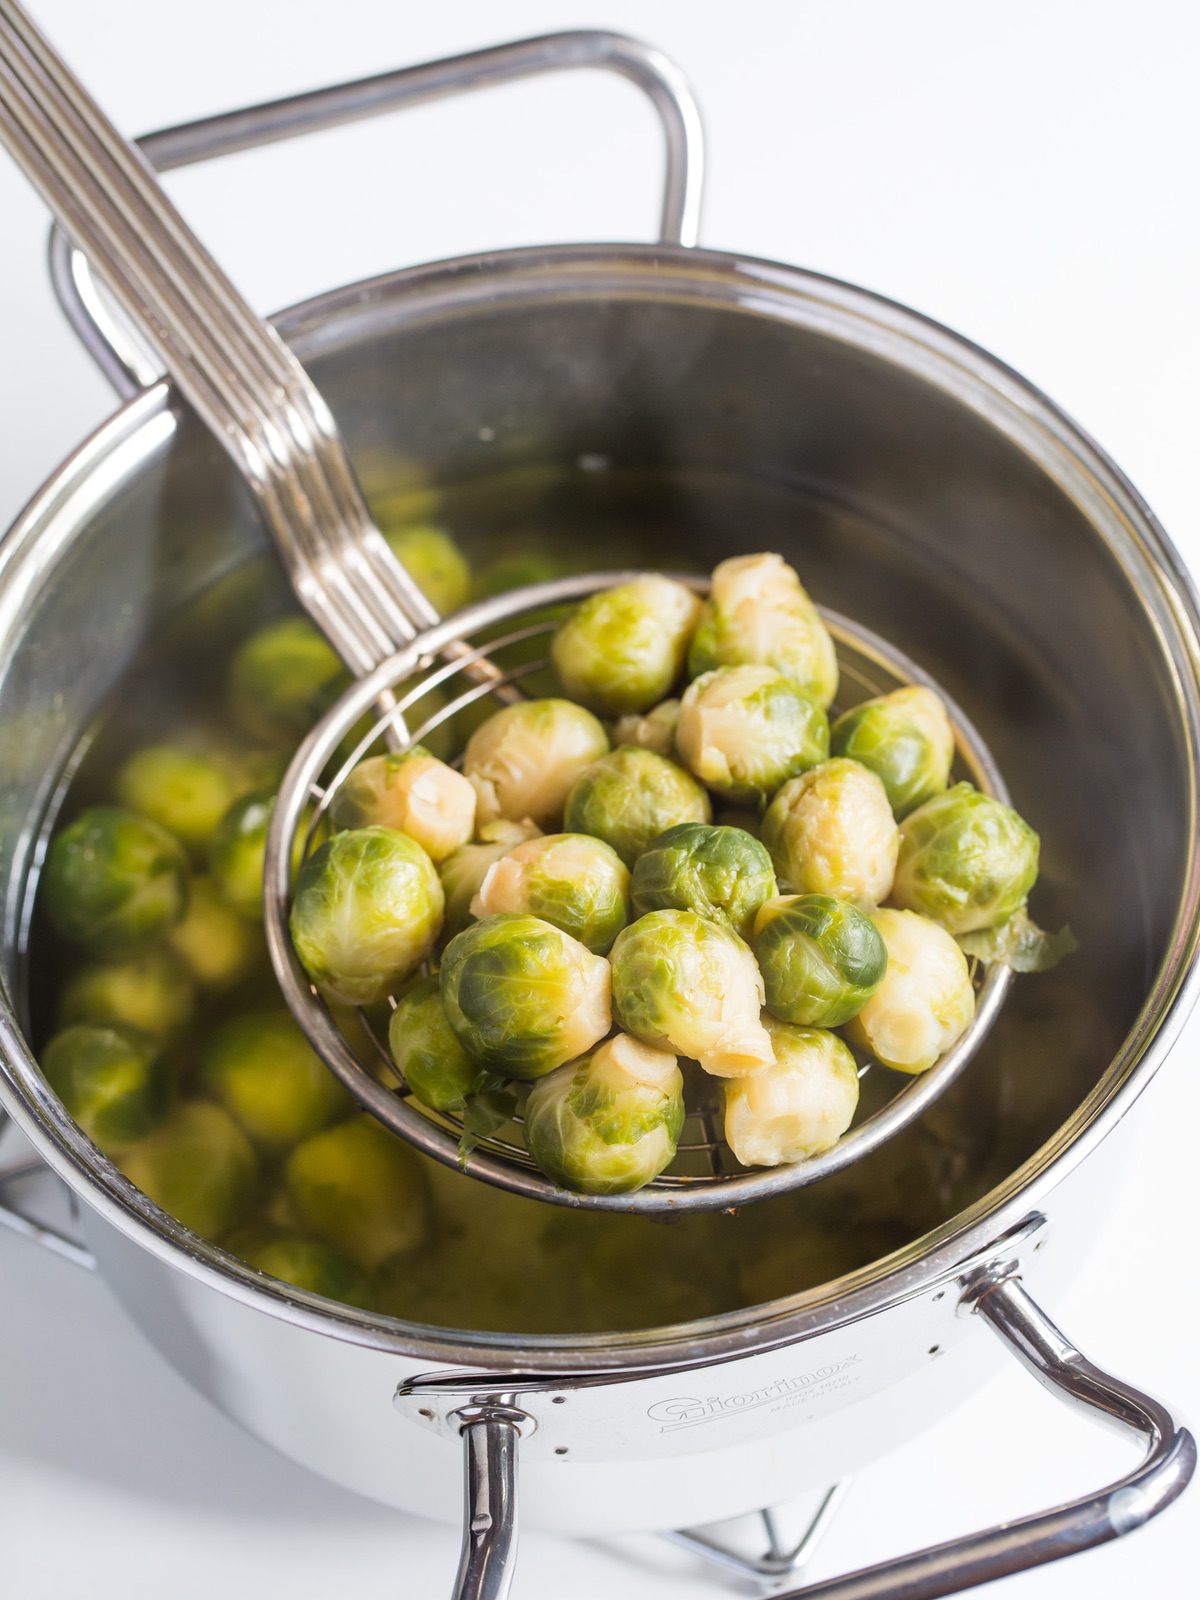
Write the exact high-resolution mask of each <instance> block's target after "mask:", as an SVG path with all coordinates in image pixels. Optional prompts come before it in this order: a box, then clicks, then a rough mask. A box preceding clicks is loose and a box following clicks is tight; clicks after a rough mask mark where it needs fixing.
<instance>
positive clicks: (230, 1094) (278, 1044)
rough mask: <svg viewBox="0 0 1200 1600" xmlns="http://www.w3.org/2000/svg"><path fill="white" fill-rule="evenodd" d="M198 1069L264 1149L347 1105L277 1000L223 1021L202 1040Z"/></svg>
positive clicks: (291, 1139) (289, 1140) (286, 1145)
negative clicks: (268, 1007)
mask: <svg viewBox="0 0 1200 1600" xmlns="http://www.w3.org/2000/svg"><path fill="white" fill-rule="evenodd" d="M200 1070H201V1079H202V1082H203V1085H204V1087H205V1089H206V1090H207V1091H208V1093H209V1094H211V1095H212V1096H213V1098H214V1099H215V1100H218V1101H220V1103H221V1104H222V1105H223V1106H224V1107H225V1109H226V1111H228V1112H229V1113H230V1115H231V1116H233V1117H235V1118H236V1119H237V1121H238V1122H239V1123H240V1124H241V1126H242V1128H243V1129H244V1130H245V1131H246V1133H248V1134H249V1136H250V1138H251V1139H252V1140H253V1141H254V1143H255V1144H256V1145H259V1146H260V1147H261V1148H262V1149H264V1150H268V1151H282V1150H287V1149H290V1147H291V1146H292V1145H294V1144H297V1143H298V1142H299V1141H300V1140H301V1139H306V1138H307V1137H308V1135H309V1134H310V1133H316V1132H317V1130H318V1129H319V1128H324V1127H325V1126H327V1124H329V1123H330V1122H332V1121H333V1120H334V1118H335V1117H339V1116H343V1117H344V1116H347V1115H348V1114H349V1113H350V1111H351V1110H352V1109H353V1102H352V1101H351V1098H350V1096H349V1094H348V1093H347V1092H346V1090H345V1089H344V1088H343V1087H342V1085H341V1084H340V1083H339V1082H338V1080H337V1079H336V1078H335V1077H334V1075H333V1073H332V1072H330V1071H329V1069H328V1068H327V1067H326V1065H325V1063H324V1062H323V1061H322V1060H321V1058H320V1057H319V1056H318V1055H317V1054H316V1052H315V1051H314V1050H313V1049H312V1047H311V1046H310V1045H309V1043H308V1040H307V1039H306V1038H305V1037H304V1034H303V1033H302V1032H301V1030H300V1029H299V1027H297V1025H296V1023H295V1022H294V1021H293V1019H292V1016H291V1014H290V1013H289V1012H288V1011H286V1010H284V1009H283V1008H282V1007H280V1008H278V1009H277V1010H272V1011H252V1012H244V1013H243V1014H242V1015H240V1016H236V1017H231V1018H230V1019H229V1020H228V1021H227V1022H223V1023H222V1024H221V1026H220V1027H219V1028H218V1029H217V1030H216V1032H215V1033H214V1034H213V1035H212V1037H211V1038H210V1039H209V1041H208V1043H207V1044H206V1046H205V1048H204V1052H203V1056H202V1060H201V1069H200Z"/></svg>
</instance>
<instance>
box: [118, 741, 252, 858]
mask: <svg viewBox="0 0 1200 1600" xmlns="http://www.w3.org/2000/svg"><path fill="white" fill-rule="evenodd" d="M114 787H115V790H116V796H117V799H118V800H119V801H120V802H121V804H122V805H123V806H127V807H128V808H129V810H130V811H136V812H137V813H138V815H139V816H142V817H148V818H149V819H150V821H151V822H157V823H158V825H159V827H161V828H166V829H167V831H168V832H169V833H172V834H174V835H175V837H176V838H177V839H179V840H181V841H182V842H183V843H184V844H185V845H187V847H188V848H189V849H190V850H193V851H200V852H201V853H203V850H204V847H205V846H206V845H207V843H208V841H209V839H210V838H211V837H212V834H213V832H214V830H215V829H216V826H217V824H218V823H219V822H220V820H221V818H222V817H223V816H224V815H225V813H226V812H227V811H228V810H229V807H230V806H231V805H232V804H233V802H234V800H235V799H236V798H237V796H238V794H239V793H240V791H241V788H242V785H241V784H240V783H239V778H238V774H237V773H236V772H235V771H234V770H233V767H232V765H231V764H230V763H229V762H228V761H223V760H221V759H220V758H219V757H218V756H215V755H212V754H206V753H205V752H203V751H200V750H188V749H186V748H184V747H183V746H181V745H175V744H152V745H147V746H146V747H145V748H144V749H142V750H138V751H137V752H135V754H133V755H131V756H130V757H129V759H128V761H126V762H125V764H124V766H123V767H122V768H121V769H120V771H119V772H118V773H117V777H116V783H115V786H114Z"/></svg>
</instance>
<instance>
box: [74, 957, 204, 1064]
mask: <svg viewBox="0 0 1200 1600" xmlns="http://www.w3.org/2000/svg"><path fill="white" fill-rule="evenodd" d="M195 1005H196V992H195V989H194V987H193V985H192V979H191V976H190V974H189V972H188V970H187V968H186V967H185V966H184V964H183V962H182V961H180V960H179V959H178V958H177V957H176V956H173V955H172V954H171V953H170V951H169V950H147V951H146V952H145V954H144V955H136V956H129V957H128V958H127V959H126V960H124V961H113V962H96V963H95V964H94V965H92V966H87V967H83V968H81V969H80V971H78V972H77V973H75V975H74V976H73V977H72V978H70V979H68V981H67V983H66V985H65V987H64V988H63V991H62V998H61V1000H60V1002H59V1017H60V1019H61V1020H62V1021H63V1022H64V1023H67V1022H97V1023H107V1024H108V1025H109V1026H112V1027H118V1028H132V1029H134V1030H135V1032H137V1033H144V1034H146V1035H147V1037H148V1038H151V1039H157V1040H159V1041H160V1042H161V1041H164V1040H167V1039H170V1038H172V1037H173V1036H174V1035H176V1034H178V1032H179V1031H180V1029H181V1028H182V1027H183V1026H184V1025H185V1024H186V1023H187V1022H188V1021H189V1019H190V1018H191V1015H192V1012H193V1011H194V1010H195Z"/></svg>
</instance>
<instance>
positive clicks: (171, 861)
mask: <svg viewBox="0 0 1200 1600" xmlns="http://www.w3.org/2000/svg"><path fill="white" fill-rule="evenodd" d="M187 893H188V868H187V857H186V856H185V855H184V853H183V847H182V846H181V845H180V844H179V842H178V840H176V839H174V838H172V836H171V835H170V834H169V833H167V832H166V830H165V829H164V828H160V827H159V826H158V824H157V823H156V822H148V821H147V820H146V818H144V817H137V816H134V814H133V812H132V811H124V810H122V809H121V808H120V807H118V806H92V807H90V808H89V809H88V810H87V811H83V812H81V813H80V814H79V816H78V817H76V819H75V821H74V822H72V823H71V824H70V825H69V826H68V827H66V828H64V829H63V830H62V832H61V833H59V834H56V835H55V837H54V839H53V840H52V841H51V845H50V849H49V852H48V854H47V856H46V868H45V871H44V873H43V874H42V895H43V897H44V900H45V904H46V910H47V911H48V912H49V915H50V920H51V922H52V923H53V924H54V927H55V930H56V931H57V932H58V933H60V934H61V935H62V937H63V938H64V939H69V940H70V941H71V942H72V943H73V944H82V945H86V946H87V947H88V948H89V949H92V950H94V951H95V952H96V953H97V954H98V955H103V956H106V957H112V956H117V955H124V954H127V953H132V952H133V951H134V950H137V949H138V948H139V947H142V946H145V945H146V944H148V943H149V942H150V940H151V939H153V938H154V937H155V936H156V935H157V934H159V933H161V932H162V931H163V929H165V928H169V927H170V926H171V924H172V923H174V922H178V921H179V919H180V918H181V917H182V916H183V914H184V912H185V910H186V909H187Z"/></svg>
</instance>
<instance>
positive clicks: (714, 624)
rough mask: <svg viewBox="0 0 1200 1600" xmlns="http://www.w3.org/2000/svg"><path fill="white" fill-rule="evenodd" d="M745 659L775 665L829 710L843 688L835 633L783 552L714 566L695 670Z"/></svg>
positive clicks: (692, 658) (695, 647) (693, 656)
mask: <svg viewBox="0 0 1200 1600" xmlns="http://www.w3.org/2000/svg"><path fill="white" fill-rule="evenodd" d="M741 666H762V667H773V668H774V669H775V671H776V672H780V673H782V674H783V675H784V676H785V677H788V678H792V679H794V680H795V682H796V683H798V684H799V685H800V687H801V688H802V689H803V690H804V691H805V692H806V693H807V694H808V695H809V696H810V697H811V698H812V699H813V700H815V701H816V703H817V705H818V706H820V707H821V708H822V710H824V709H825V707H827V706H828V705H830V704H831V703H832V701H833V697H834V695H835V694H836V693H837V686H838V666H837V653H836V651H835V650H834V647H833V640H832V639H831V638H830V637H829V632H828V629H827V628H826V627H825V624H824V623H823V622H822V621H821V616H820V613H819V612H818V610H817V608H816V606H814V605H813V603H812V601H811V600H810V599H809V597H808V595H807V594H806V593H805V592H804V589H803V587H802V586H801V583H800V580H799V578H798V577H797V576H796V574H795V572H794V571H793V570H792V568H791V567H789V566H788V564H787V562H786V561H784V559H783V557H782V556H778V555H756V556H735V557H733V558H732V559H731V560H729V561H722V562H721V564H720V566H718V567H717V568H716V569H715V570H714V572H713V575H712V589H711V591H710V594H709V599H708V603H707V604H706V605H705V607H704V610H703V611H702V613H701V616H700V621H699V624H698V626H697V628H696V631H695V634H694V635H693V637H692V647H691V650H690V651H689V653H688V672H689V673H690V674H691V676H692V677H693V678H695V677H699V676H700V674H701V673H705V672H711V671H712V670H713V668H714V667H741Z"/></svg>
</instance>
